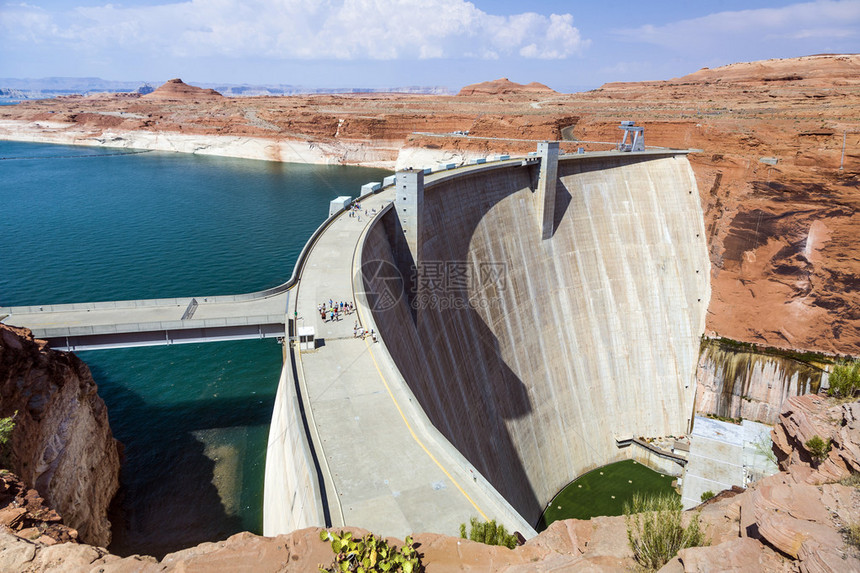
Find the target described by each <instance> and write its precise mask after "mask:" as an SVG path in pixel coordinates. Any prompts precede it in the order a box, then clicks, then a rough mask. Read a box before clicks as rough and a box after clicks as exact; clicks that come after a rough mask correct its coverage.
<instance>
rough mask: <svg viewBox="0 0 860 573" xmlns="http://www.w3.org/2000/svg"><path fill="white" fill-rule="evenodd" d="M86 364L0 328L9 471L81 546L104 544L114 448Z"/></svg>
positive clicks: (1, 409) (115, 481)
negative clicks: (9, 425)
mask: <svg viewBox="0 0 860 573" xmlns="http://www.w3.org/2000/svg"><path fill="white" fill-rule="evenodd" d="M96 390H97V388H96V384H95V382H93V378H92V376H91V374H90V371H89V368H87V366H86V364H84V363H83V362H81V361H80V360H79V359H78V358H77V357H76V356H75V355H74V354H68V353H62V352H56V351H53V350H51V349H49V348H47V346H46V343H45V342H44V341H41V340H34V339H33V336H32V334H31V333H30V332H29V331H28V330H26V329H19V328H14V327H9V326H6V325H3V324H0V416H2V417H6V416H11V415H13V414H15V412H17V414H16V416H15V429H14V431H13V433H12V440H11V446H12V461H13V469H14V471H15V473H17V474H18V475H19V476H20V477H21V479H22V480H23V482H24V483H26V484H27V485H28V487H34V488H36V489H37V490H38V491H39V492H40V493H41V495H43V496H44V497H45V500H46V501H47V503H48V505H49V506H50V507H52V508H54V509H56V510H57V511H58V512H59V513H60V514H62V516H63V518H64V520H65V523H66V524H67V525H69V526H70V527H72V528H74V529H76V530H77V531H78V533H79V534H80V538H81V540H83V541H85V542H87V543H92V544H95V545H101V546H107V545H108V544H109V543H110V539H111V535H110V523H109V522H108V520H107V518H106V515H107V509H108V505H109V504H110V502H111V500H112V499H113V496H114V494H115V493H116V491H117V489H118V487H119V467H120V459H119V450H118V442H117V441H116V440H114V438H113V435H112V433H111V430H110V426H109V424H108V416H107V409H106V407H105V404H104V401H102V399H101V398H100V397H99V395H98V394H97V393H96Z"/></svg>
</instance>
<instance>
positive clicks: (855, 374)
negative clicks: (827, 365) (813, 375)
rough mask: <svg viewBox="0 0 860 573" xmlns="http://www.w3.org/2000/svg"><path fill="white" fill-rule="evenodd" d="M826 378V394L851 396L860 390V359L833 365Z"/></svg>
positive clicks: (843, 396) (839, 396)
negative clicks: (828, 385) (827, 381)
mask: <svg viewBox="0 0 860 573" xmlns="http://www.w3.org/2000/svg"><path fill="white" fill-rule="evenodd" d="M828 380H829V381H830V388H828V389H827V395H828V396H834V397H837V398H852V397H853V396H854V395H855V394H856V393H857V391H858V390H860V360H854V361H852V362H844V363H842V364H837V365H835V366H834V367H833V371H832V372H831V373H830V376H829V378H828Z"/></svg>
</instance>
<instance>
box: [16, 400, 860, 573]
mask: <svg viewBox="0 0 860 573" xmlns="http://www.w3.org/2000/svg"><path fill="white" fill-rule="evenodd" d="M815 435H817V436H820V437H822V438H824V439H830V440H831V441H832V447H831V449H830V451H829V452H828V454H827V456H826V458H825V459H823V460H821V461H820V462H819V461H816V460H815V459H814V457H813V455H812V454H811V453H810V451H809V450H808V448H807V447H806V446H805V445H804V444H805V443H806V441H808V440H809V438H811V437H812V436H815ZM774 443H775V447H774V451H775V453H776V454H777V456H778V458H779V459H780V466H781V468H782V470H783V471H781V472H780V473H778V474H776V475H773V476H770V477H768V478H766V479H764V480H762V481H760V482H758V483H756V484H754V485H753V486H751V487H750V488H749V489H748V490H746V491H743V492H739V491H726V492H723V493H722V494H720V495H718V496H717V497H716V498H714V499H712V500H711V501H709V502H707V503H706V504H703V506H701V507H700V508H699V511H700V512H701V513H700V515H701V518H702V520H703V521H704V523H706V524H707V527H708V536H709V539H710V545H709V546H707V547H698V548H690V549H685V550H682V551H681V552H680V553H679V555H678V556H677V557H676V558H675V559H673V560H672V561H670V562H669V563H668V564H666V565H665V566H664V567H663V569H661V571H664V572H667V573H674V572H678V573H680V572H682V571H683V572H694V571H700V572H705V571H750V572H770V571H773V572H789V571H808V572H817V571H822V572H823V571H839V572H849V571H860V548H858V547H857V546H853V545H850V544H849V543H848V542H847V541H846V533H845V532H846V528H847V527H848V526H849V525H851V524H860V479H858V478H860V473H858V472H860V402H852V403H843V404H839V403H837V402H835V401H833V400H831V399H827V398H823V397H820V396H816V395H806V396H801V397H795V398H791V399H790V400H789V402H788V406H787V408H786V409H785V410H784V411H783V413H782V414H781V416H780V424H779V426H777V428H776V429H775V430H774ZM852 476H853V477H852ZM840 481H841V482H842V483H840ZM30 495H31V496H33V495H35V492H33V493H32V494H30ZM17 503H20V502H17ZM6 504H7V505H6V507H4V508H0V519H3V516H7V515H11V514H15V515H23V514H24V513H26V511H23V510H22V509H16V508H14V507H12V508H10V505H12V506H14V505H15V503H12V504H9V502H8V501H7V502H6ZM688 515H690V516H691V517H692V515H693V513H692V512H688ZM7 521H8V520H7ZM5 525H6V526H4V527H0V571H21V572H47V571H57V572H59V571H62V572H76V571H81V572H83V571H99V572H104V573H109V572H125V571H142V572H153V573H154V572H165V571H177V572H178V571H206V572H225V573H226V572H235V571H249V572H251V571H253V572H266V571H273V572H274V571H281V572H284V571H296V572H304V571H314V570H316V568H317V566H318V565H320V564H323V565H328V564H330V563H331V560H332V553H331V550H330V548H329V544H328V543H325V542H322V541H320V538H319V532H320V531H321V530H320V529H318V528H311V529H304V530H301V531H297V532H294V533H292V534H289V535H281V536H278V537H272V538H266V537H260V536H256V535H252V534H250V533H240V534H238V535H234V536H232V537H230V538H229V539H227V540H226V541H221V542H218V543H203V544H201V545H198V546H197V547H192V548H190V549H186V550H183V551H179V552H177V553H172V554H169V555H167V556H165V557H164V559H162V560H161V561H158V560H156V559H155V558H152V557H145V556H143V557H141V556H133V557H126V558H120V557H117V556H115V555H111V554H110V553H108V552H107V551H106V550H104V549H103V548H99V547H94V546H90V545H81V544H75V543H56V541H55V540H53V539H50V540H47V541H46V540H45V539H43V538H38V539H36V540H35V541H33V540H31V539H28V538H32V537H33V536H34V531H37V530H38V528H39V526H38V525H32V524H31V525H30V527H29V528H26V529H21V528H19V529H18V530H15V529H14V527H13V528H11V529H10V527H8V523H6V524H5ZM349 529H350V530H352V531H354V532H355V533H356V534H357V535H360V534H363V533H364V530H361V529H358V528H349ZM414 539H415V542H416V543H417V547H418V550H419V553H420V554H421V556H422V563H423V565H424V567H425V570H426V571H427V572H428V573H433V572H446V571H475V572H478V571H505V572H526V571H630V570H632V569H634V568H635V566H636V564H635V561H634V560H633V556H632V554H631V551H630V549H629V546H628V544H627V534H626V527H625V522H624V518H623V517H599V518H595V519H592V520H590V521H581V520H566V521H560V522H556V523H554V524H552V525H551V526H550V527H549V529H547V530H546V531H544V532H543V533H541V534H540V535H539V536H537V537H535V538H534V539H531V540H529V541H528V542H527V543H526V544H525V545H523V546H521V547H518V548H516V549H514V550H510V549H506V548H502V547H490V546H487V545H483V544H480V543H476V542H472V541H467V540H463V539H457V538H453V537H446V536H443V535H437V534H432V533H419V534H417V535H415V536H414ZM391 542H393V543H395V544H397V545H401V544H402V541H400V540H391Z"/></svg>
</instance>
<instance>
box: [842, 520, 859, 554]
mask: <svg viewBox="0 0 860 573" xmlns="http://www.w3.org/2000/svg"><path fill="white" fill-rule="evenodd" d="M845 537H846V538H847V540H848V543H849V544H851V545H853V546H854V547H857V548H860V521H856V522H854V523H849V524H848V525H847V526H846V527H845Z"/></svg>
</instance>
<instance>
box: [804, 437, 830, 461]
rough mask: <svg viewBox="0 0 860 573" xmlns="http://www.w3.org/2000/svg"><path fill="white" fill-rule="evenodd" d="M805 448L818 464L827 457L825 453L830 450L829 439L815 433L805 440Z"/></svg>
mask: <svg viewBox="0 0 860 573" xmlns="http://www.w3.org/2000/svg"><path fill="white" fill-rule="evenodd" d="M806 448H807V449H808V450H809V453H810V455H811V456H812V459H813V460H815V463H816V464H820V463H821V462H823V461H824V460H825V459H827V454H828V452H830V440H829V439H828V440H827V441H824V440H822V439H821V436H819V435H817V434H816V435H814V436H812V437H811V438H809V439H808V440H806Z"/></svg>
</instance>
